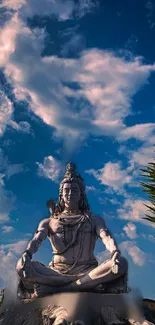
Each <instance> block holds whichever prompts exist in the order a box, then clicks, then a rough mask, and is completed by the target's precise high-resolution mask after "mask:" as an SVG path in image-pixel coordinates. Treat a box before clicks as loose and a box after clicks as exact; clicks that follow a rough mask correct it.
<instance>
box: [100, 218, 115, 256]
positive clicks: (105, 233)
mask: <svg viewBox="0 0 155 325" xmlns="http://www.w3.org/2000/svg"><path fill="white" fill-rule="evenodd" d="M95 218H96V233H97V236H98V237H100V238H101V239H102V242H103V243H104V245H105V247H106V249H107V250H108V251H109V252H110V253H111V254H112V255H113V254H114V253H115V252H116V251H119V249H118V246H117V244H116V241H115V240H114V238H113V237H112V235H111V233H110V231H109V229H108V228H107V227H106V224H105V221H104V220H103V218H101V217H95Z"/></svg>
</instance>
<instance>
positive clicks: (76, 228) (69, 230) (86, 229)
mask: <svg viewBox="0 0 155 325" xmlns="http://www.w3.org/2000/svg"><path fill="white" fill-rule="evenodd" d="M50 228H51V233H52V242H53V244H54V246H56V247H57V246H61V247H62V246H63V245H64V246H66V245H68V244H70V243H71V242H73V246H75V245H77V244H78V242H79V240H81V237H82V236H84V237H85V239H86V238H87V240H88V237H91V236H92V235H93V233H94V229H93V225H92V224H91V223H90V222H89V221H88V220H86V221H85V222H84V223H81V224H80V223H77V224H75V225H69V224H67V222H66V223H65V222H64V223H62V222H61V221H60V220H59V219H51V222H50Z"/></svg>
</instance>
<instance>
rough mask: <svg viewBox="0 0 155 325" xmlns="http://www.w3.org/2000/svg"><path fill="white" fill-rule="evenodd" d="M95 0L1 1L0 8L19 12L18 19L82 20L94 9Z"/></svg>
mask: <svg viewBox="0 0 155 325" xmlns="http://www.w3.org/2000/svg"><path fill="white" fill-rule="evenodd" d="M96 6H97V1H95V0H93V1H92V0H78V1H73V0H39V1H38V0H2V4H0V8H3V7H7V8H9V9H14V10H19V14H20V18H23V19H26V18H27V17H29V18H30V17H33V16H35V15H38V16H42V17H43V16H51V15H55V16H56V17H57V19H58V20H68V19H71V18H73V17H74V16H75V17H77V18H82V17H83V16H84V15H86V14H87V13H88V12H90V11H92V10H93V9H95V8H96Z"/></svg>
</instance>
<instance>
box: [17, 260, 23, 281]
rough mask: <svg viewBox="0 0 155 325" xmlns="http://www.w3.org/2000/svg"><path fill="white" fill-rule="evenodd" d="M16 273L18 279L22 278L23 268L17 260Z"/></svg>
mask: <svg viewBox="0 0 155 325" xmlns="http://www.w3.org/2000/svg"><path fill="white" fill-rule="evenodd" d="M16 271H17V273H18V275H19V276H20V277H22V276H23V266H22V264H21V261H20V260H19V261H18V262H17V264H16Z"/></svg>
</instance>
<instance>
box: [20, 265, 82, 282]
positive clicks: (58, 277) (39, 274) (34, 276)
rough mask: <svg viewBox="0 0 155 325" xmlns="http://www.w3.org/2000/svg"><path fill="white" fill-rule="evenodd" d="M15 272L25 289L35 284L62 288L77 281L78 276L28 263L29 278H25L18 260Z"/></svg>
mask: <svg viewBox="0 0 155 325" xmlns="http://www.w3.org/2000/svg"><path fill="white" fill-rule="evenodd" d="M16 270H17V273H18V275H19V277H20V278H21V280H22V282H23V284H24V286H25V287H26V288H32V287H33V285H34V284H35V283H40V284H44V285H49V286H54V287H56V286H63V285H67V284H69V283H71V282H73V281H75V280H77V279H78V276H75V275H66V274H61V273H60V272H58V271H56V270H54V269H53V268H51V267H48V266H45V265H43V264H41V263H39V262H36V261H31V262H30V276H29V277H25V275H24V269H23V266H22V263H21V261H20V260H19V261H18V263H17V267H16Z"/></svg>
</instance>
